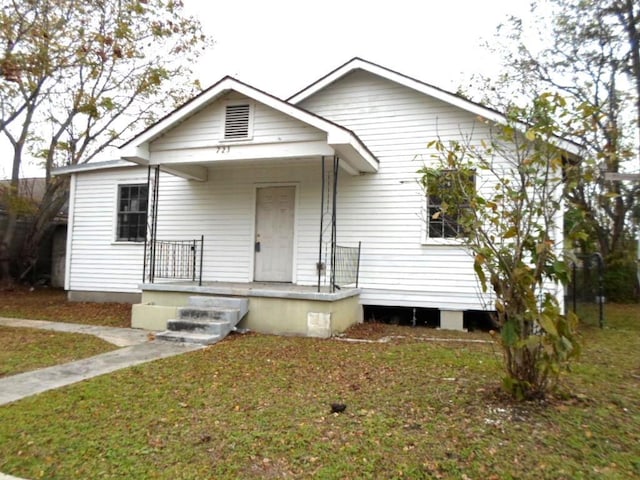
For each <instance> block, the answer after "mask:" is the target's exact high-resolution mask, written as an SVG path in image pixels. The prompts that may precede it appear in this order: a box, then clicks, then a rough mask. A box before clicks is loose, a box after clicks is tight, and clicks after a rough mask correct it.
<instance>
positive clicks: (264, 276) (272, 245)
mask: <svg viewBox="0 0 640 480" xmlns="http://www.w3.org/2000/svg"><path fill="white" fill-rule="evenodd" d="M295 196H296V187H262V188H258V190H257V193H256V239H255V240H256V242H255V269H254V271H255V273H254V280H255V281H257V282H291V281H292V277H291V275H292V271H293V269H292V264H293V219H294V208H295Z"/></svg>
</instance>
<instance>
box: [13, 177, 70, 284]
mask: <svg viewBox="0 0 640 480" xmlns="http://www.w3.org/2000/svg"><path fill="white" fill-rule="evenodd" d="M68 191H69V183H68V181H67V179H66V178H57V179H56V180H55V181H53V182H48V184H47V187H46V190H45V194H44V196H43V197H42V200H41V201H40V204H39V205H38V211H37V212H36V214H35V216H34V218H33V222H32V223H31V226H30V228H29V234H28V235H27V237H26V239H25V242H24V244H23V247H22V249H21V254H20V260H21V261H20V272H19V278H20V279H21V280H22V279H24V278H25V277H26V276H27V275H28V274H29V272H30V271H31V270H32V269H33V268H34V267H35V265H36V263H37V262H38V257H39V253H40V243H41V242H42V240H43V238H44V236H45V234H46V233H47V231H48V230H49V228H50V227H51V225H52V223H53V221H54V220H55V218H56V217H57V216H58V214H59V213H60V211H61V210H62V208H63V207H64V204H65V202H66V201H67V196H68Z"/></svg>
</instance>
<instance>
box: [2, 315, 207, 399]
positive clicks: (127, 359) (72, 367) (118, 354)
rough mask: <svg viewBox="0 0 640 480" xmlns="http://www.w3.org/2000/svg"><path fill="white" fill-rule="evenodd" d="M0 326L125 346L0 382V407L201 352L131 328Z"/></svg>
mask: <svg viewBox="0 0 640 480" xmlns="http://www.w3.org/2000/svg"><path fill="white" fill-rule="evenodd" d="M0 325H3V326H9V327H27V328H39V329H44V330H54V331H58V332H71V333H84V334H88V335H95V336H97V337H100V338H102V339H104V340H106V341H108V342H110V343H113V344H115V345H118V346H121V347H122V346H124V347H123V348H119V349H118V350H114V351H112V352H107V353H103V354H101V355H96V356H95V357H89V358H84V359H82V360H77V361H75V362H69V363H64V364H62V365H55V366H53V367H47V368H41V369H39V370H33V371H30V372H25V373H19V374H18V375H12V376H10V377H5V378H0V405H5V404H7V403H10V402H14V401H16V400H20V399H21V398H25V397H29V396H31V395H36V394H38V393H42V392H46V391H47V390H52V389H54V388H60V387H64V386H65V385H71V384H72V383H76V382H81V381H82V380H86V379H88V378H93V377H97V376H98V375H104V374H105V373H111V372H114V371H116V370H120V369H122V368H127V367H131V366H133V365H139V364H141V363H146V362H151V361H153V360H159V359H161V358H165V357H171V356H174V355H180V354H181V353H186V352H191V351H193V350H198V349H200V348H203V347H202V345H194V344H185V343H173V342H162V341H150V340H149V332H145V331H142V330H134V329H131V328H116V327H97V326H92V325H80V324H74V323H61V322H46V321H43V320H24V319H14V318H3V317H0Z"/></svg>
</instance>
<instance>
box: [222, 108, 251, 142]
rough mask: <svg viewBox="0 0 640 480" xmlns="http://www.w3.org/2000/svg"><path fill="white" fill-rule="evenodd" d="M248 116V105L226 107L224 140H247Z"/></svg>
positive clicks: (249, 110)
mask: <svg viewBox="0 0 640 480" xmlns="http://www.w3.org/2000/svg"><path fill="white" fill-rule="evenodd" d="M250 114H251V109H250V105H248V104H241V105H227V107H226V111H225V117H224V138H225V140H234V139H240V138H249V121H250Z"/></svg>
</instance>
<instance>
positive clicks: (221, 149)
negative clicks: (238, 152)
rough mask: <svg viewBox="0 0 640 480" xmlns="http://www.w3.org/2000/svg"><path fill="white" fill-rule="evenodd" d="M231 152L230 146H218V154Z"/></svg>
mask: <svg viewBox="0 0 640 480" xmlns="http://www.w3.org/2000/svg"><path fill="white" fill-rule="evenodd" d="M230 151H231V147H230V146H229V145H218V147H217V149H216V153H229V152H230Z"/></svg>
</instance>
